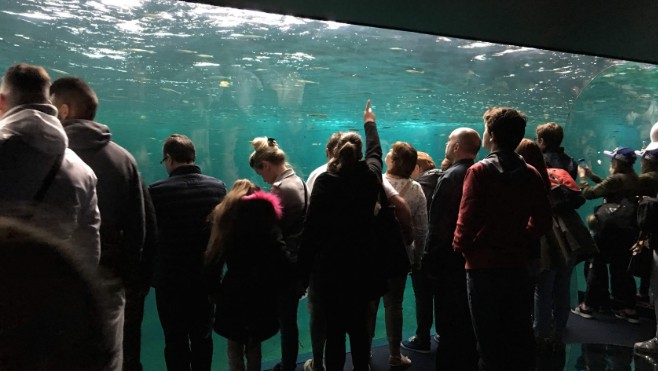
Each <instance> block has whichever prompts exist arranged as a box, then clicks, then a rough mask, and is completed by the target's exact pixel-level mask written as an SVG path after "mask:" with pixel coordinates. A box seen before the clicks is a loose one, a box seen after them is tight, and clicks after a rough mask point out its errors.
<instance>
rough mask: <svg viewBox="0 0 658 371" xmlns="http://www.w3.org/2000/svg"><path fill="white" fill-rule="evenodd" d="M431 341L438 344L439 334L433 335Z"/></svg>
mask: <svg viewBox="0 0 658 371" xmlns="http://www.w3.org/2000/svg"><path fill="white" fill-rule="evenodd" d="M432 340H434V342H435V343H437V344H438V343H439V334H434V336H432Z"/></svg>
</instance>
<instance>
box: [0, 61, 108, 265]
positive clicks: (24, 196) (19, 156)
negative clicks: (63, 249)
mask: <svg viewBox="0 0 658 371" xmlns="http://www.w3.org/2000/svg"><path fill="white" fill-rule="evenodd" d="M49 86H50V77H49V76H48V74H47V73H46V71H45V70H44V69H43V67H39V66H33V65H29V64H17V65H14V66H11V67H9V68H8V69H7V71H6V72H5V73H4V76H3V79H2V85H1V86H0V214H2V216H8V217H14V218H18V219H22V220H24V221H27V222H28V223H29V224H31V225H34V226H36V227H39V228H41V229H43V230H45V231H47V232H49V233H51V234H52V235H54V236H55V237H56V238H58V239H61V240H63V241H65V242H67V243H69V244H70V246H71V247H72V249H73V251H74V252H75V254H76V255H77V257H78V258H79V259H80V260H81V261H82V263H83V267H85V268H86V269H89V270H95V269H96V267H97V265H98V262H99V258H100V236H99V228H100V214H99V211H98V205H97V197H96V176H95V175H94V172H93V171H92V170H91V168H90V167H89V166H87V165H86V164H85V163H84V162H83V161H82V160H81V159H80V158H79V157H78V156H77V155H76V154H75V153H74V152H73V151H71V150H70V149H68V148H67V147H68V138H67V137H66V133H65V132H64V129H63V128H62V125H61V123H60V122H59V120H58V119H57V109H56V108H55V107H54V106H53V105H51V104H49V100H48V88H49Z"/></svg>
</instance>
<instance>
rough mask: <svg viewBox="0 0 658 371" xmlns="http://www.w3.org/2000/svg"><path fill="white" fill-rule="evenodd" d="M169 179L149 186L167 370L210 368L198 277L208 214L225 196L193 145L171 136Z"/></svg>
mask: <svg viewBox="0 0 658 371" xmlns="http://www.w3.org/2000/svg"><path fill="white" fill-rule="evenodd" d="M162 154H163V159H162V162H163V164H164V165H165V168H166V169H167V172H168V173H169V178H167V179H163V180H160V181H157V182H155V183H153V184H151V185H150V186H149V193H150V194H151V198H152V199H153V205H154V206H155V212H156V217H157V220H158V244H157V251H156V258H155V273H154V282H153V286H154V287H155V300H156V305H157V308H158V315H159V316H160V323H161V324H162V329H163V331H164V337H165V361H166V363H167V369H168V370H169V371H178V370H190V369H192V370H195V371H196V370H206V371H209V370H210V366H211V362H212V337H211V334H212V315H213V307H212V305H211V303H210V301H209V298H208V294H207V292H206V290H205V284H204V281H203V277H202V268H203V256H204V252H205V250H206V245H207V244H208V239H209V237H210V227H209V224H208V215H210V212H211V211H212V210H213V208H214V207H215V206H216V205H217V204H218V203H219V202H221V201H222V199H223V198H224V196H225V195H226V186H225V185H224V183H223V182H222V181H221V180H219V179H215V178H213V177H210V176H208V175H203V174H201V169H200V168H199V167H198V166H196V165H195V164H194V160H195V157H196V154H195V150H194V144H193V143H192V141H191V140H190V139H189V138H188V137H186V136H185V135H180V134H172V135H171V136H169V138H167V140H165V142H164V145H163V147H162Z"/></svg>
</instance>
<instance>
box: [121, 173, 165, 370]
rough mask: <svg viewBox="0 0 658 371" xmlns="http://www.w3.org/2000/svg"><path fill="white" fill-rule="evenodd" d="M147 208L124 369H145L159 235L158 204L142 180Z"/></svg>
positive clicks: (130, 296)
mask: <svg viewBox="0 0 658 371" xmlns="http://www.w3.org/2000/svg"><path fill="white" fill-rule="evenodd" d="M142 194H143V195H144V211H145V217H146V219H145V220H146V235H145V238H144V248H143V249H142V256H141V258H140V260H139V268H138V275H139V278H138V279H137V280H136V281H135V282H133V283H132V284H129V285H127V286H126V308H125V318H124V322H123V371H142V369H143V367H142V363H141V359H140V358H141V350H142V347H141V346H142V321H143V320H144V302H145V300H146V295H148V293H149V291H150V289H151V281H152V280H153V265H154V264H155V249H156V243H157V238H158V223H157V221H156V219H155V207H154V206H153V201H151V195H150V194H149V190H148V187H147V186H146V185H145V184H144V183H142Z"/></svg>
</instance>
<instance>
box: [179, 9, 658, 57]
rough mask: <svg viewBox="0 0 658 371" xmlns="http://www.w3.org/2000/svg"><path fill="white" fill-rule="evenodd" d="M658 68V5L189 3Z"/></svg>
mask: <svg viewBox="0 0 658 371" xmlns="http://www.w3.org/2000/svg"><path fill="white" fill-rule="evenodd" d="M187 1H194V2H199V3H206V4H213V5H219V6H229V7H234V8H242V9H254V10H261V11H264V12H269V13H278V14H286V15H296V16H301V17H306V18H313V19H322V20H332V21H339V22H345V23H352V24H358V25H367V26H375V27H383V28H392V29H398V30H406V31H415V32H423V33H428V34H435V35H442V36H452V37H459V38H465V39H474V40H482V41H491V42H496V43H504V44H513V45H521V46H531V47H536V48H541V49H549V50H557V51H566V52H571V53H580V54H589V55H597V56H602V57H609V58H616V59H625V60H632V61H638V62H647V63H652V64H658V0H635V1H621V0H618V1H614V0H600V1H594V0H589V1H585V0H552V1H548V0H535V1H533V0H498V1H496V0H452V1H448V0H327V1H313V0H310V1H309V0H243V1H241V0H187Z"/></svg>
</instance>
